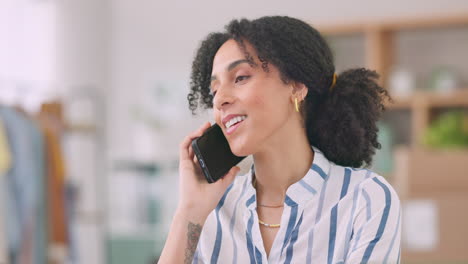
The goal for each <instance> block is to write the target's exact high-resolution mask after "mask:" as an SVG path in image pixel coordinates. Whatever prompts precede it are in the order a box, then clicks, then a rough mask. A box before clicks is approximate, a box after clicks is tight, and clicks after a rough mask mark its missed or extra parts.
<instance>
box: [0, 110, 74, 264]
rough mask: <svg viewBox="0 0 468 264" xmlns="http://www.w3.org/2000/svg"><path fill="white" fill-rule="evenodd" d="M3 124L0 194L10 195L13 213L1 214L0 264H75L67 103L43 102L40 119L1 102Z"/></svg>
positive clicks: (7, 199)
mask: <svg viewBox="0 0 468 264" xmlns="http://www.w3.org/2000/svg"><path fill="white" fill-rule="evenodd" d="M0 121H1V123H2V126H1V127H0V129H1V131H0V147H3V152H2V150H1V149H0V153H3V154H2V155H0V160H1V161H3V164H4V165H5V166H3V167H4V170H3V171H0V181H1V183H0V188H2V190H1V191H0V193H3V194H5V196H7V197H2V199H0V202H4V204H2V205H0V209H3V210H8V212H7V213H3V212H2V213H1V214H0V215H1V217H2V218H3V219H2V220H3V221H0V224H2V225H3V226H2V227H3V229H2V227H0V250H2V251H3V252H0V263H11V264H16V263H37V264H45V263H65V262H66V261H68V262H69V263H70V260H69V259H68V255H69V254H68V250H69V248H70V244H71V243H70V242H71V241H70V238H69V235H70V233H71V228H70V227H71V226H70V225H69V221H70V220H71V219H70V217H71V212H72V211H73V210H72V208H70V207H72V206H73V204H74V203H73V197H72V196H73V195H71V197H67V196H66V194H67V193H69V191H70V190H68V187H69V186H67V182H66V166H65V161H64V157H63V153H62V147H61V137H62V135H63V133H64V131H65V130H66V126H65V123H64V121H63V111H62V104H61V103H60V102H51V103H43V104H41V106H40V111H39V112H38V113H37V114H35V115H31V114H29V113H28V112H27V111H24V110H23V109H22V107H21V105H16V106H15V107H13V106H7V105H3V104H0ZM1 132H3V133H1ZM1 136H3V138H2V137H1ZM1 143H3V144H1ZM0 163H1V162H0ZM4 198H6V199H4ZM5 203H7V204H6V205H5ZM1 231H3V232H1ZM2 239H3V243H2ZM2 245H3V247H1V246H2ZM2 261H3V262H2ZM71 263H73V262H71Z"/></svg>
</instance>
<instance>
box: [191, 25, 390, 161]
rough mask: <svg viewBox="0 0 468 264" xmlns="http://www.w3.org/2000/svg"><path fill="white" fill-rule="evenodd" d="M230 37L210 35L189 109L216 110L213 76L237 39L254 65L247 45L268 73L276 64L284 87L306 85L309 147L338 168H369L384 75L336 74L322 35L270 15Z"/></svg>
mask: <svg viewBox="0 0 468 264" xmlns="http://www.w3.org/2000/svg"><path fill="white" fill-rule="evenodd" d="M225 30H226V31H225V32H216V33H211V34H209V35H208V36H207V37H206V38H205V40H203V41H202V43H201V46H200V47H199V49H198V51H197V53H196V56H195V59H194V61H193V64H192V74H191V81H190V92H189V94H188V96H187V99H188V102H189V109H190V110H191V111H192V114H194V115H195V114H196V110H197V108H198V106H202V107H204V108H205V109H207V108H212V107H213V97H212V95H211V94H210V77H211V71H212V66H213V65H212V64H213V59H214V56H215V54H216V52H217V51H218V49H219V48H220V47H221V45H223V44H224V43H225V42H226V41H227V40H229V39H233V40H235V41H236V42H237V43H238V45H239V47H240V48H241V50H242V51H243V52H244V54H245V58H246V59H247V60H249V61H252V62H253V59H252V55H251V54H249V52H247V49H246V47H245V43H244V42H245V41H247V42H248V43H250V44H251V45H252V47H253V48H254V49H255V52H256V53H257V56H258V59H259V61H260V62H262V69H263V70H264V71H268V64H269V63H271V64H273V65H275V66H276V67H277V68H278V70H279V72H280V77H281V80H282V81H283V82H284V83H288V82H289V81H296V82H300V83H303V84H304V85H305V86H306V87H307V89H308V93H307V96H306V98H305V100H304V103H303V104H302V106H301V113H302V115H303V117H304V120H305V127H306V133H307V138H308V140H309V143H310V144H311V145H313V146H316V147H317V148H319V149H320V150H321V151H322V152H323V154H324V155H325V156H326V157H327V158H328V159H329V160H330V161H332V162H334V163H335V164H338V165H341V166H349V167H354V168H359V167H363V166H364V167H369V166H370V165H371V164H372V157H373V155H374V154H375V148H378V149H380V148H381V145H380V143H379V142H378V141H377V133H378V127H377V121H378V120H379V119H380V117H381V115H382V112H383V111H384V110H385V106H384V103H383V101H384V99H385V97H386V98H388V99H389V100H390V101H392V99H391V97H390V96H389V94H388V93H387V91H386V90H385V89H384V88H382V87H381V86H379V84H378V83H377V80H378V78H379V75H378V74H377V73H376V72H375V71H370V70H367V69H364V68H357V69H349V70H346V71H344V72H342V73H340V74H339V75H338V78H337V80H336V84H335V85H334V86H333V89H332V90H330V89H329V88H330V86H331V84H332V81H333V74H334V73H335V65H334V62H333V61H334V59H333V54H332V52H331V49H330V47H329V46H328V44H327V42H326V41H325V39H324V38H323V37H322V36H321V34H320V33H319V32H318V31H317V30H316V29H314V28H313V27H312V26H310V25H309V24H307V23H305V22H303V21H301V20H299V19H295V18H291V17H287V16H266V17H261V18H258V19H255V20H247V19H241V20H232V21H231V22H230V23H229V24H228V25H226V27H225Z"/></svg>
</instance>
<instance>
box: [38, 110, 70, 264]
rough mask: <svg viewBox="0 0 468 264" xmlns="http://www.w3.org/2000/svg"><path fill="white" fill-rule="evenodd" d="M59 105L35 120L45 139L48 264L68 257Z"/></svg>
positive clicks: (42, 112) (44, 111)
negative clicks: (39, 125) (37, 121)
mask: <svg viewBox="0 0 468 264" xmlns="http://www.w3.org/2000/svg"><path fill="white" fill-rule="evenodd" d="M59 108H60V105H59V104H45V105H43V107H42V109H41V113H40V114H39V116H38V120H39V122H40V124H41V128H42V131H43V133H44V135H45V144H46V148H45V149H46V152H45V155H46V159H47V201H49V203H48V219H49V222H48V224H49V228H48V230H49V231H48V235H49V243H50V245H49V257H50V262H51V263H64V262H65V260H66V258H67V255H68V243H69V239H68V228H67V225H68V224H67V220H66V208H65V163H64V157H63V154H62V146H61V137H60V135H61V134H62V129H63V128H62V124H61V122H60V109H59Z"/></svg>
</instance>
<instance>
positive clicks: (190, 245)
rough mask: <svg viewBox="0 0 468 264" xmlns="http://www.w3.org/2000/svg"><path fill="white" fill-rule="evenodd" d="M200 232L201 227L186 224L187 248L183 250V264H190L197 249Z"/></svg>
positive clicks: (190, 223)
mask: <svg viewBox="0 0 468 264" xmlns="http://www.w3.org/2000/svg"><path fill="white" fill-rule="evenodd" d="M201 231H202V226H201V225H199V224H194V223H192V222H189V223H188V226H187V248H186V249H185V261H184V263H185V264H190V263H192V260H193V255H194V254H195V250H196V249H197V245H198V240H199V239H200V234H201Z"/></svg>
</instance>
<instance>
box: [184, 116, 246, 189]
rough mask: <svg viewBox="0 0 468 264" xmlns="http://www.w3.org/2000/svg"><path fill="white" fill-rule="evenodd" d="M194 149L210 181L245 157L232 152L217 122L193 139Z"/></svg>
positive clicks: (214, 180)
mask: <svg viewBox="0 0 468 264" xmlns="http://www.w3.org/2000/svg"><path fill="white" fill-rule="evenodd" d="M192 149H193V152H194V153H195V155H196V156H197V159H198V163H199V164H200V167H201V169H202V171H203V174H204V175H205V178H206V180H207V181H208V182H209V183H214V182H216V181H217V180H219V179H220V178H221V177H223V176H224V175H225V174H226V173H227V172H228V171H229V170H230V169H231V168H232V167H234V166H235V165H237V164H238V163H239V162H241V161H242V160H243V159H244V158H245V157H238V156H236V155H234V154H233V153H232V151H231V147H229V143H228V141H227V139H226V137H225V136H224V134H223V131H222V130H221V128H220V127H219V126H218V124H216V123H215V124H214V125H212V126H211V127H210V128H208V129H207V130H206V131H205V133H203V135H202V136H201V137H198V138H195V139H194V140H192Z"/></svg>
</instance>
